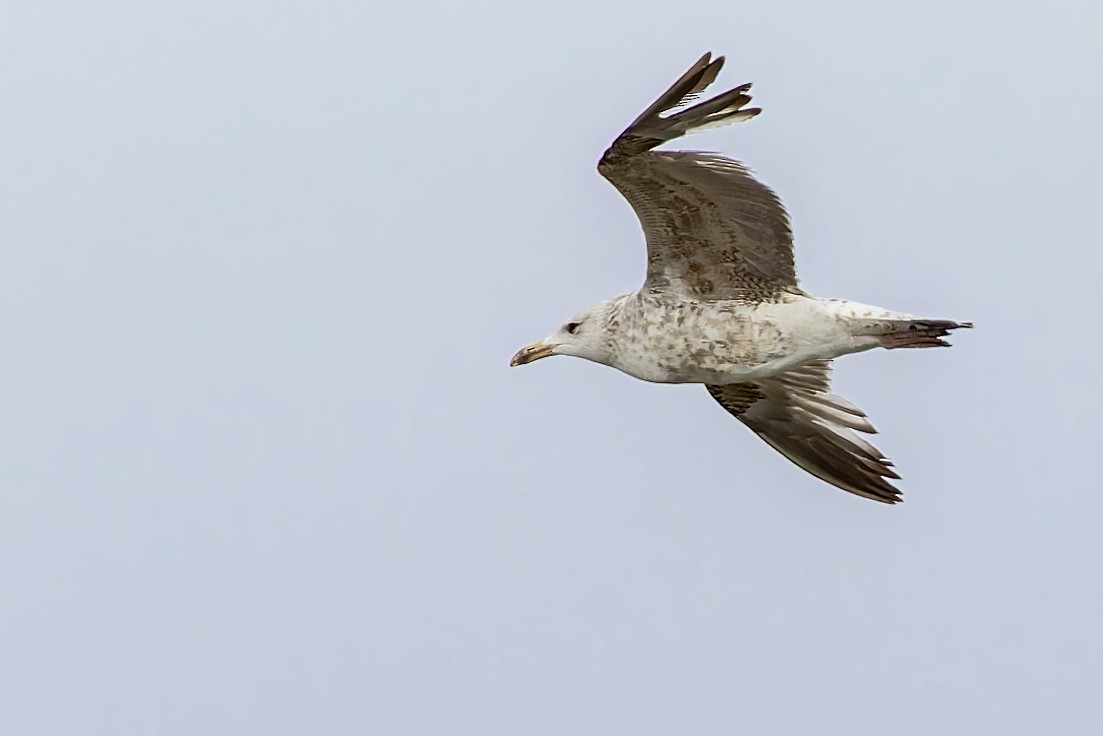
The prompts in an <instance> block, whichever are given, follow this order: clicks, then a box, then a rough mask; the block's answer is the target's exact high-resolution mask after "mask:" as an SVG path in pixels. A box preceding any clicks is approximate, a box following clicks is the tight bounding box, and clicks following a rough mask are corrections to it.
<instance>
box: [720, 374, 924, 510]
mask: <svg viewBox="0 0 1103 736" xmlns="http://www.w3.org/2000/svg"><path fill="white" fill-rule="evenodd" d="M830 370H831V362H830V361H817V362H815V363H809V364H808V365H805V366H802V367H801V368H798V369H795V370H793V371H789V372H787V373H784V374H782V375H780V376H778V377H776V378H772V379H767V380H763V381H755V382H753V383H736V384H730V385H725V386H706V388H707V389H708V391H709V393H710V394H711V395H712V397H713V398H714V399H716V400H717V401H718V402H719V403H720V405H721V406H723V407H724V408H725V409H727V410H728V411H729V412H730V413H731V414H733V415H734V416H735V417H736V418H737V419H739V421H741V422H743V423H744V424H746V425H747V426H748V427H750V428H751V429H752V430H754V432H755V434H757V435H758V436H759V437H761V438H762V439H764V440H765V441H766V442H767V443H769V445H770V446H771V447H773V448H774V449H775V450H777V451H778V452H780V453H781V454H782V455H784V456H785V457H787V458H789V460H791V461H792V462H793V463H795V464H796V465H798V466H799V467H801V468H802V469H804V470H806V471H808V472H809V473H811V474H812V475H814V476H816V477H817V478H819V479H821V480H824V481H826V482H828V483H830V484H831V485H833V486H835V487H837V488H841V489H843V490H844V491H849V492H850V493H854V494H857V495H859V496H863V497H865V498H870V499H873V500H874V501H880V502H882V503H897V502H899V501H901V500H903V499H902V498H901V494H900V491H899V490H897V489H896V488H895V487H894V486H892V485H891V484H890V483H889V482H888V481H887V480H885V479H886V478H894V479H899V478H900V476H899V475H897V474H896V472H895V471H894V470H893V469H892V463H891V462H890V461H889V460H888V459H887V458H885V456H884V455H883V454H882V453H881V451H880V450H878V449H877V448H876V447H874V446H873V445H871V444H870V443H869V442H866V441H865V440H864V439H862V438H861V437H860V436H858V435H857V434H856V433H855V430H856V431H858V432H866V433H870V434H872V433H874V432H875V431H876V430H875V429H874V428H873V425H871V424H870V423H869V420H868V419H867V418H866V415H865V414H864V413H863V412H862V410H861V409H859V408H858V407H856V406H854V405H853V404H851V403H849V402H848V401H846V400H845V399H842V398H840V397H838V396H834V395H832V394H830V393H828V384H829V376H830Z"/></svg>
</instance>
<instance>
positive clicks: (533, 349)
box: [509, 340, 556, 367]
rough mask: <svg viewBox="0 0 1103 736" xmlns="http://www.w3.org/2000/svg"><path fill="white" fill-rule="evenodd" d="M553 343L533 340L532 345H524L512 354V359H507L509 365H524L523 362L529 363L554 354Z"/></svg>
mask: <svg viewBox="0 0 1103 736" xmlns="http://www.w3.org/2000/svg"><path fill="white" fill-rule="evenodd" d="M555 348H556V346H555V345H551V344H549V343H546V342H544V341H543V340H541V341H539V342H534V343H533V344H532V345H526V346H525V347H523V348H521V349H520V350H518V351H517V354H516V355H514V356H513V360H511V361H509V364H510V365H511V366H514V367H516V366H519V365H524V364H525V363H531V362H532V361H534V360H540V359H541V358H546V357H548V356H549V355H555Z"/></svg>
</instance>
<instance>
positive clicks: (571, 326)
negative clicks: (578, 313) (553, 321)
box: [567, 322, 582, 335]
mask: <svg viewBox="0 0 1103 736" xmlns="http://www.w3.org/2000/svg"><path fill="white" fill-rule="evenodd" d="M581 324H582V323H581V322H568V323H567V332H568V333H570V334H571V335H573V334H574V333H576V332H578V326H579V325H581Z"/></svg>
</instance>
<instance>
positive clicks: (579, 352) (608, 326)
mask: <svg viewBox="0 0 1103 736" xmlns="http://www.w3.org/2000/svg"><path fill="white" fill-rule="evenodd" d="M613 305H614V302H602V303H601V304H598V305H597V306H595V307H590V308H589V309H587V310H586V311H584V312H579V313H578V314H576V315H575V316H573V317H571V318H570V319H569V320H567V321H566V322H564V323H563V324H562V325H560V326H559V329H557V330H556V331H555V332H553V333H552V334H550V335H548V336H547V337H545V338H544V339H543V340H537V341H536V342H534V343H532V344H531V345H526V346H525V347H523V348H521V349H520V350H518V351H517V354H516V355H514V356H513V360H511V361H509V364H510V365H512V366H518V365H525V364H526V363H532V362H533V361H536V360H540V359H541V358H547V357H549V356H552V355H573V356H574V357H576V358H585V359H586V360H592V361H594V362H595V363H605V364H608V363H609V360H610V358H611V357H612V347H611V345H610V340H609V338H610V333H611V331H612V326H613V319H612V318H613V313H614V310H613Z"/></svg>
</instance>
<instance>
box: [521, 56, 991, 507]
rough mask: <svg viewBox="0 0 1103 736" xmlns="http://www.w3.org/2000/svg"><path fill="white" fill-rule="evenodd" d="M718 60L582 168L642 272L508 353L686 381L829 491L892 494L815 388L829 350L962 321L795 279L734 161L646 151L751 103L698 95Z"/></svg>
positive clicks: (772, 207)
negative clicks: (630, 242) (600, 191)
mask: <svg viewBox="0 0 1103 736" xmlns="http://www.w3.org/2000/svg"><path fill="white" fill-rule="evenodd" d="M723 64H724V57H723V56H719V57H717V58H715V59H713V58H712V54H711V53H706V54H705V55H704V56H702V57H701V58H700V59H699V60H698V61H697V63H696V64H694V65H693V66H692V67H690V68H689V70H688V71H687V72H686V73H685V74H683V75H682V77H681V78H680V79H679V80H678V81H677V82H675V83H674V84H673V86H671V87H670V89H668V90H667V91H666V92H664V93H663V94H662V95H660V96H659V98H658V99H657V100H655V102H654V103H652V104H651V106H650V107H648V108H647V109H646V110H644V111H643V113H641V114H640V116H639V117H638V118H636V119H635V120H634V121H633V122H632V124H631V125H629V126H628V128H627V129H626V130H625V131H624V132H623V133H621V134H620V136H618V137H617V139H616V140H615V141H613V144H612V145H611V146H610V147H609V149H608V150H607V151H605V154H604V155H603V156H602V157H601V160H600V161H599V162H598V166H597V169H598V171H599V172H600V173H601V175H602V176H604V177H605V178H606V179H607V180H608V181H609V182H610V183H611V184H612V185H613V186H614V187H616V188H617V190H618V191H620V193H621V194H622V195H623V196H624V198H625V199H626V200H628V203H629V204H630V205H631V206H632V209H633V210H634V211H635V213H636V216H637V217H638V218H639V221H640V225H641V226H642V228H643V232H644V236H645V238H646V242H647V277H646V279H645V280H644V283H643V286H642V287H640V288H639V289H638V290H637V291H634V292H632V293H630V294H623V295H621V296H618V297H616V298H614V299H609V300H607V301H603V302H601V303H600V304H597V305H595V306H593V307H590V308H589V309H586V310H584V311H582V312H579V313H578V314H576V315H575V316H573V317H571V318H570V319H568V320H567V321H566V322H564V323H563V324H562V326H560V327H559V328H558V329H557V330H556V331H555V332H554V333H552V334H551V335H549V336H548V337H546V338H544V339H543V340H539V341H537V342H535V343H532V344H531V345H528V346H526V347H524V348H522V349H521V350H520V351H518V353H517V354H516V355H514V356H513V359H512V360H511V361H510V365H513V366H518V365H524V364H526V363H532V362H534V361H536V360H540V359H542V358H546V357H549V356H552V355H571V356H574V357H576V358H584V359H586V360H590V361H593V362H595V363H601V364H604V365H608V366H611V367H613V368H616V369H618V370H620V371H623V372H624V373H627V374H628V375H630V376H633V377H635V378H638V379H641V380H644V381H651V382H655V383H701V384H704V385H705V388H706V389H707V390H708V392H709V394H710V395H711V396H712V398H714V399H715V400H716V401H717V402H718V403H719V404H720V406H722V407H723V408H724V409H726V410H727V411H728V412H730V413H731V414H732V415H734V416H735V417H736V418H737V419H739V420H740V421H741V422H742V423H743V424H745V425H747V426H748V427H750V429H751V430H753V431H754V432H755V433H756V434H757V435H758V436H759V437H761V438H762V439H763V440H765V441H766V442H767V443H768V444H769V445H770V446H771V447H773V448H774V449H775V450H777V451H778V452H780V453H781V454H782V455H784V456H785V457H786V458H788V459H789V460H791V461H792V462H793V463H795V464H796V465H797V466H799V467H800V468H802V469H804V470H805V471H807V472H809V473H811V474H812V475H814V476H816V477H817V478H820V479H821V480H823V481H826V482H827V483H830V484H831V485H833V486H836V487H838V488H841V489H842V490H844V491H849V492H850V493H854V494H857V495H858V496H862V497H865V498H869V499H873V500H875V501H881V502H883V503H896V502H898V501H900V500H902V498H901V493H900V491H899V490H898V489H897V488H896V487H895V486H893V485H892V484H891V483H889V482H888V480H887V479H899V478H900V476H899V475H897V473H896V471H895V470H893V466H892V463H891V462H890V461H889V460H888V459H887V458H886V457H885V456H884V455H883V454H882V453H881V451H880V450H878V449H877V448H876V447H874V446H873V445H872V444H870V443H869V442H868V441H866V440H865V439H863V438H862V437H861V436H860V435H859V434H858V433H859V432H862V433H866V434H873V433H875V432H876V430H875V429H874V428H873V425H872V424H870V422H869V419H868V418H867V417H866V415H865V413H864V412H863V411H862V410H861V409H859V408H858V407H856V406H854V405H853V404H851V403H850V402H848V401H846V400H845V399H842V398H840V397H838V396H835V395H833V394H831V393H830V389H829V384H830V373H831V368H832V361H833V359H834V358H838V357H840V356H843V355H847V354H850V353H858V352H862V351H865V350H872V349H874V348H887V349H890V350H891V349H896V348H933V347H949V343H948V342H946V341H945V340H943V339H942V338H943V337H945V336H946V335H948V334H949V333H950V331H951V330H956V329H958V328H961V327H972V326H973V325H972V323H971V322H955V321H952V320H944V319H923V318H920V317H917V316H915V315H911V314H906V313H903V312H895V311H891V310H888V309H882V308H880V307H873V306H869V305H865V304H859V303H857V302H853V301H849V300H846V299H818V298H816V297H813V296H810V295H809V294H807V293H805V292H804V291H803V290H802V289H801V287H800V285H799V282H798V280H797V274H796V268H795V265H794V260H793V234H792V230H791V229H790V224H789V216H788V214H787V213H786V211H785V208H784V206H783V205H782V203H781V201H780V200H779V199H778V197H777V195H776V194H775V193H774V192H773V190H771V189H770V188H769V187H767V186H766V185H764V184H762V183H761V182H759V181H758V180H757V179H755V177H754V176H753V175H752V174H751V173H750V171H749V170H748V169H747V168H746V167H745V166H744V165H743V164H742V163H740V162H738V161H734V160H732V159H729V158H725V157H723V156H720V155H717V154H713V153H701V152H695V151H655V150H653V149H654V148H655V147H656V146H659V145H661V144H663V143H667V142H669V141H672V140H675V139H677V138H681V137H682V136H684V135H686V134H687V133H691V132H694V131H698V130H702V129H704V128H709V127H713V126H719V125H726V124H729V123H736V122H742V121H744V120H749V119H751V118H753V117H754V116H755V115H757V114H758V113H760V112H761V109H760V108H757V107H747V104H748V103H749V102H750V101H751V97H750V95H748V94H747V92H748V91H749V90H750V88H751V85H750V84H743V85H740V86H738V87H735V88H734V89H731V90H728V91H727V92H724V93H723V94H720V95H717V96H716V97H713V98H711V99H707V100H705V101H703V102H697V99H698V97H699V96H700V95H701V93H702V92H704V91H705V89H706V88H707V87H708V86H709V85H710V84H711V83H712V82H713V81H714V80H715V79H716V76H717V74H719V72H720V69H721V67H722V66H723Z"/></svg>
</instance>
